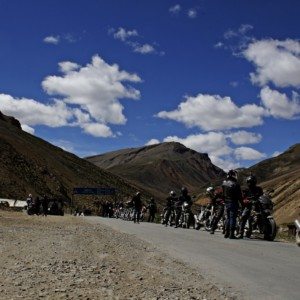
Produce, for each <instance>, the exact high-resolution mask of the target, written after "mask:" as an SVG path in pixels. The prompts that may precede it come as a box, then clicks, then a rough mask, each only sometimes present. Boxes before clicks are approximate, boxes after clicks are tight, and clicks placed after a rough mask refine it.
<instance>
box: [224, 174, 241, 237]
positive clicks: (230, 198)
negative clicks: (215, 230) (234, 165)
mask: <svg viewBox="0 0 300 300" xmlns="http://www.w3.org/2000/svg"><path fill="white" fill-rule="evenodd" d="M236 175H237V173H236V171H234V170H230V171H229V172H228V173H227V177H226V179H225V180H224V181H223V184H222V190H223V197H224V202H225V209H226V216H227V220H226V225H225V235H224V238H228V237H229V238H230V239H235V238H236V237H235V235H234V231H235V227H236V218H237V213H238V208H239V203H242V191H241V187H240V185H239V183H238V182H237V178H236Z"/></svg>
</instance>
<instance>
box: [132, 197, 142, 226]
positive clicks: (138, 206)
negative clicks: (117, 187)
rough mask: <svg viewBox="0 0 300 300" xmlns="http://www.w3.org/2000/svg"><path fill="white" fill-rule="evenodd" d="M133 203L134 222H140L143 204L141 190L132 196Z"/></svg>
mask: <svg viewBox="0 0 300 300" xmlns="http://www.w3.org/2000/svg"><path fill="white" fill-rule="evenodd" d="M131 203H132V206H133V209H134V213H133V222H134V223H140V216H141V210H142V206H143V203H142V200H141V193H140V192H136V194H135V195H134V196H133V197H132V200H131Z"/></svg>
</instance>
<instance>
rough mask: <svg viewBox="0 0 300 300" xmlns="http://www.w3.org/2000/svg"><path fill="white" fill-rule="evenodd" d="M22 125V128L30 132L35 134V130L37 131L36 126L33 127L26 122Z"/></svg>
mask: <svg viewBox="0 0 300 300" xmlns="http://www.w3.org/2000/svg"><path fill="white" fill-rule="evenodd" d="M21 127H22V130H24V131H26V132H28V133H30V134H34V132H35V130H34V128H32V127H30V126H28V125H26V124H21Z"/></svg>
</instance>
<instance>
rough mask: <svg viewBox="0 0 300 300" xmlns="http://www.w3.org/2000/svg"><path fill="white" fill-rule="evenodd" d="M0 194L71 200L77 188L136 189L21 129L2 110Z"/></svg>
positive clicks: (0, 195)
mask: <svg viewBox="0 0 300 300" xmlns="http://www.w3.org/2000/svg"><path fill="white" fill-rule="evenodd" d="M0 178H1V181H0V197H8V198H17V199H22V198H24V197H26V195H27V194H28V193H33V194H34V195H42V194H48V195H54V196H57V197H61V198H63V199H65V200H68V199H70V197H71V194H72V189H73V188H74V187H76V186H77V187H78V186H79V187H115V188H117V190H118V192H119V194H120V196H121V197H122V196H124V195H125V196H126V195H129V194H131V193H133V192H134V188H133V187H132V186H131V185H130V184H128V183H127V182H126V181H124V180H123V179H121V178H119V177H118V176H116V175H113V174H111V173H109V172H107V171H104V170H102V169H100V168H98V167H96V166H94V165H93V164H91V163H89V162H88V161H86V160H83V159H81V158H79V157H77V156H76V155H74V154H71V153H68V152H66V151H64V150H62V149H60V148H58V147H55V146H53V145H51V144H50V143H47V142H45V141H44V140H42V139H40V138H37V137H35V136H33V135H31V134H28V133H26V132H24V131H22V129H21V127H20V123H19V122H18V121H17V120H16V119H14V118H10V117H6V116H4V115H3V114H1V113H0Z"/></svg>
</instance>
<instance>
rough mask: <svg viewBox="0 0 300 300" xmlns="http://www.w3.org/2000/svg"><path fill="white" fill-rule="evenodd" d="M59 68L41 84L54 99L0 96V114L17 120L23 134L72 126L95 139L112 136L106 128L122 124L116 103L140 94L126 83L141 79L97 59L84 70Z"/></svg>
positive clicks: (62, 65)
mask: <svg viewBox="0 0 300 300" xmlns="http://www.w3.org/2000/svg"><path fill="white" fill-rule="evenodd" d="M59 68H60V71H61V72H62V75H61V76H58V75H55V76H48V77H46V78H45V79H44V80H43V82H42V86H43V89H44V90H45V92H46V93H47V94H49V95H53V96H55V97H56V99H54V100H51V101H50V102H48V103H41V102H39V101H36V100H33V99H28V98H14V97H12V96H10V95H6V94H0V110H2V111H3V112H4V113H5V114H9V115H13V116H15V117H17V118H18V119H19V120H20V122H21V123H22V125H23V127H24V128H25V130H26V129H27V131H28V130H31V129H32V127H31V126H35V125H45V126H49V127H61V126H73V127H80V128H82V129H83V131H84V132H85V133H87V134H90V135H93V136H96V137H109V136H115V134H114V133H113V132H112V130H111V129H110V127H109V126H108V125H109V124H118V125H122V124H125V123H126V117H125V115H124V114H123V109H124V107H123V105H122V104H121V102H120V100H121V99H124V98H127V99H133V100H138V99H139V98H140V91H139V90H137V89H135V88H133V87H132V86H130V85H128V83H139V82H141V78H140V77H139V76H138V75H137V74H134V73H129V72H126V71H123V70H120V68H119V66H118V65H116V64H113V65H110V64H108V63H106V62H105V61H104V60H103V59H102V58H101V57H100V56H98V55H95V56H94V57H93V58H92V62H91V63H89V64H87V65H86V66H80V65H78V64H76V63H73V62H68V61H67V62H61V63H59ZM58 98H59V99H58ZM28 126H29V127H31V129H30V128H29V127H28Z"/></svg>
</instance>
